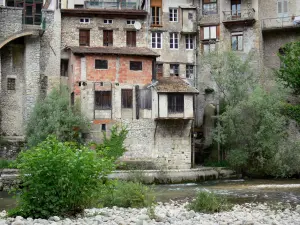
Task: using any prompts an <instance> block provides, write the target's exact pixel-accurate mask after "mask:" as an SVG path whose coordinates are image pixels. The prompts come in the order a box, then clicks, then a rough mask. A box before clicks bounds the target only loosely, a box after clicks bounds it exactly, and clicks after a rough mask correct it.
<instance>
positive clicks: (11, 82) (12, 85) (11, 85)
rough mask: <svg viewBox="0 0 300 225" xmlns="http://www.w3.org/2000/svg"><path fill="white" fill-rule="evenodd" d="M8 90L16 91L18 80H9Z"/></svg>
mask: <svg viewBox="0 0 300 225" xmlns="http://www.w3.org/2000/svg"><path fill="white" fill-rule="evenodd" d="M7 90H9V91H15V90H16V79H15V78H7Z"/></svg>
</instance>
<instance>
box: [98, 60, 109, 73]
mask: <svg viewBox="0 0 300 225" xmlns="http://www.w3.org/2000/svg"><path fill="white" fill-rule="evenodd" d="M102 63H106V66H103V65H100V64H102ZM101 66H103V67H102V68H100V67H101ZM95 69H96V70H107V69H108V61H107V60H106V59H95Z"/></svg>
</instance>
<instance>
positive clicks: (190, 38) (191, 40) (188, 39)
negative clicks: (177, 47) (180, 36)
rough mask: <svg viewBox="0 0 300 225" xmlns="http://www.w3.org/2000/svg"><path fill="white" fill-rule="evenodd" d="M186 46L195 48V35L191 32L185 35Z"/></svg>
mask: <svg viewBox="0 0 300 225" xmlns="http://www.w3.org/2000/svg"><path fill="white" fill-rule="evenodd" d="M185 48H186V49H194V36H193V35H191V34H186V35H185Z"/></svg>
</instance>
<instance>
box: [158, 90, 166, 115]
mask: <svg viewBox="0 0 300 225" xmlns="http://www.w3.org/2000/svg"><path fill="white" fill-rule="evenodd" d="M159 117H168V95H167V94H159Z"/></svg>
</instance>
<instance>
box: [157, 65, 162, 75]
mask: <svg viewBox="0 0 300 225" xmlns="http://www.w3.org/2000/svg"><path fill="white" fill-rule="evenodd" d="M156 76H157V77H163V64H160V63H158V64H156Z"/></svg>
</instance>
